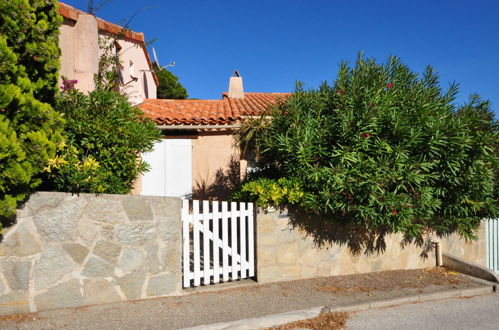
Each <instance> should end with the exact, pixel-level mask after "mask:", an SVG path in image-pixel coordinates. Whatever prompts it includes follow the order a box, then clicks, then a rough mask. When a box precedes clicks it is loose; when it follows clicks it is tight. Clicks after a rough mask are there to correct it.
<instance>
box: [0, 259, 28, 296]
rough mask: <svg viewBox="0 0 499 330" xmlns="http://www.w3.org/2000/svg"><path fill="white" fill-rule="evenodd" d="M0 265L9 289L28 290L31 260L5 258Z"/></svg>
mask: <svg viewBox="0 0 499 330" xmlns="http://www.w3.org/2000/svg"><path fill="white" fill-rule="evenodd" d="M0 265H1V268H2V273H3V276H4V278H5V280H6V281H7V284H8V286H9V287H10V289H11V290H13V291H17V290H28V285H29V272H30V270H31V260H22V259H21V260H16V259H5V260H2V261H1V263H0Z"/></svg>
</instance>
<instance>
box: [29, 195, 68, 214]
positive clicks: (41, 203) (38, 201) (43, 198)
mask: <svg viewBox="0 0 499 330" xmlns="http://www.w3.org/2000/svg"><path fill="white" fill-rule="evenodd" d="M67 195H69V196H71V195H70V194H66V193H54V192H50V193H48V192H37V193H34V194H32V195H31V196H30V197H29V200H28V202H27V203H26V204H25V205H24V207H23V215H24V216H28V215H33V214H35V213H38V211H39V210H40V209H42V208H43V209H46V208H55V207H58V206H59V205H61V204H62V203H63V202H64V200H65V198H66V197H67Z"/></svg>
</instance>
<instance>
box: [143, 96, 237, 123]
mask: <svg viewBox="0 0 499 330" xmlns="http://www.w3.org/2000/svg"><path fill="white" fill-rule="evenodd" d="M139 107H140V108H141V109H142V110H143V111H144V113H145V114H146V116H147V117H149V118H151V119H153V120H154V121H155V122H156V123H157V124H160V125H223V124H228V123H231V122H234V121H237V120H239V119H240V118H239V117H234V116H233V114H232V111H231V110H230V106H229V104H228V102H226V101H224V100H161V99H148V100H145V101H144V103H142V104H140V105H139Z"/></svg>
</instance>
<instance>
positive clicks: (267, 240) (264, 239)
mask: <svg viewBox="0 0 499 330" xmlns="http://www.w3.org/2000/svg"><path fill="white" fill-rule="evenodd" d="M256 241H257V246H261V245H272V246H277V245H278V243H279V242H278V239H277V235H274V233H272V234H268V233H266V234H261V235H257V236H256Z"/></svg>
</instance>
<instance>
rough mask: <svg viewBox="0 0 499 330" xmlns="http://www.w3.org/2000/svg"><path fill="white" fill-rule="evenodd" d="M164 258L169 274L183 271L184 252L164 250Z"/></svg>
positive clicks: (170, 249)
mask: <svg viewBox="0 0 499 330" xmlns="http://www.w3.org/2000/svg"><path fill="white" fill-rule="evenodd" d="M163 258H164V260H163V261H164V263H165V268H166V270H168V271H169V272H176V271H178V270H179V269H181V268H180V267H182V265H181V260H182V252H181V251H180V250H177V249H173V248H166V249H163Z"/></svg>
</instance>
